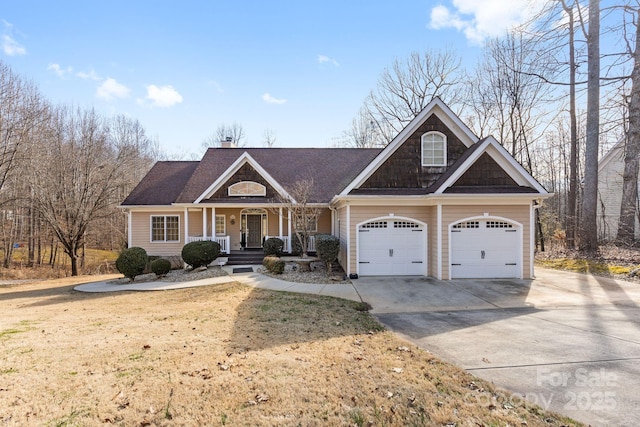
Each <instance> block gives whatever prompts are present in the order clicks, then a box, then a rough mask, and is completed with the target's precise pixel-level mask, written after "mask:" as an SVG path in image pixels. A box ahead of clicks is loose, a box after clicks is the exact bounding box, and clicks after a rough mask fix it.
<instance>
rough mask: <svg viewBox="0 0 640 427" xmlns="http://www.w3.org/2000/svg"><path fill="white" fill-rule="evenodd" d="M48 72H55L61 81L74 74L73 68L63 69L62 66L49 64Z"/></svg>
mask: <svg viewBox="0 0 640 427" xmlns="http://www.w3.org/2000/svg"><path fill="white" fill-rule="evenodd" d="M47 70H51V71H53V72H54V73H56V75H57V76H58V77H60V78H61V79H63V78H64V77H65V76H66V75H67V74H68V73H71V72H73V68H71V67H67V68H62V67H61V66H60V64H49V65H48V66H47Z"/></svg>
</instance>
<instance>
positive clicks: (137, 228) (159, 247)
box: [129, 211, 184, 256]
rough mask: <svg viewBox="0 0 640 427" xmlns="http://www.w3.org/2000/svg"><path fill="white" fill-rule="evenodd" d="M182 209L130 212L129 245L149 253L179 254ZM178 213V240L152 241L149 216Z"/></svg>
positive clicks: (182, 221)
mask: <svg viewBox="0 0 640 427" xmlns="http://www.w3.org/2000/svg"><path fill="white" fill-rule="evenodd" d="M183 212H184V211H158V212H136V211H133V212H131V215H132V216H131V242H129V246H139V247H141V248H144V249H145V250H146V251H147V253H148V254H149V255H155V256H173V255H180V252H181V251H182V246H183V245H184V215H183ZM155 215H178V216H179V217H180V241H179V242H152V241H151V216H155Z"/></svg>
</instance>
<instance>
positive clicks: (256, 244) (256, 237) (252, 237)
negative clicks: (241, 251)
mask: <svg viewBox="0 0 640 427" xmlns="http://www.w3.org/2000/svg"><path fill="white" fill-rule="evenodd" d="M247 247H248V248H260V247H262V215H247Z"/></svg>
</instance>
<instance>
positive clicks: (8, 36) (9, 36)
mask: <svg viewBox="0 0 640 427" xmlns="http://www.w3.org/2000/svg"><path fill="white" fill-rule="evenodd" d="M2 25H3V26H4V30H3V34H2V51H3V52H4V53H5V55H8V56H18V55H26V54H27V49H26V48H25V47H24V46H23V45H21V44H20V43H18V42H17V41H16V39H15V38H13V33H14V31H13V24H11V23H10V22H7V21H5V20H4V19H3V20H2Z"/></svg>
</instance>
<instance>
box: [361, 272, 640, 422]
mask: <svg viewBox="0 0 640 427" xmlns="http://www.w3.org/2000/svg"><path fill="white" fill-rule="evenodd" d="M536 276H537V278H536V279H535V280H454V281H451V282H444V281H438V280H434V279H429V278H422V277H411V278H388V277H376V278H373V277H365V278H360V279H358V280H354V281H353V282H354V285H355V287H356V289H357V291H358V292H359V293H360V295H361V296H362V299H363V300H364V301H367V302H369V303H370V304H371V305H372V306H373V310H372V313H373V314H374V315H375V316H376V317H377V318H378V319H379V320H380V321H381V322H382V323H383V324H385V325H386V326H387V327H388V328H389V329H390V330H392V331H395V332H397V333H398V334H400V335H401V336H404V337H405V338H406V339H408V340H410V341H412V342H414V343H415V344H417V345H418V346H420V347H422V348H424V349H426V350H429V351H431V352H432V353H434V354H436V355H438V356H439V357H441V358H443V359H445V360H448V361H450V362H453V363H455V364H456V365H458V366H460V367H462V368H464V369H466V370H467V371H469V372H471V373H473V374H474V375H477V376H478V377H481V378H484V379H486V380H489V381H491V382H493V383H494V384H496V385H497V386H499V387H502V388H505V389H508V390H510V391H512V392H513V393H514V394H515V395H514V399H522V398H524V399H526V400H527V401H529V402H533V403H536V404H538V405H540V406H542V407H543V408H545V409H550V410H552V411H555V412H558V413H561V414H564V415H567V416H570V417H572V418H574V419H576V420H579V421H583V422H585V423H590V424H592V425H598V426H600V425H609V426H635V425H637V423H638V420H639V419H640V400H639V399H638V396H639V395H640V363H638V362H640V285H638V284H634V283H629V282H624V281H616V280H612V279H607V278H602V277H593V276H588V275H582V274H574V273H566V272H560V271H553V270H546V269H536ZM479 403H480V404H486V405H488V404H489V403H491V402H479Z"/></svg>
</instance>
